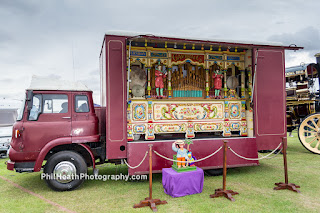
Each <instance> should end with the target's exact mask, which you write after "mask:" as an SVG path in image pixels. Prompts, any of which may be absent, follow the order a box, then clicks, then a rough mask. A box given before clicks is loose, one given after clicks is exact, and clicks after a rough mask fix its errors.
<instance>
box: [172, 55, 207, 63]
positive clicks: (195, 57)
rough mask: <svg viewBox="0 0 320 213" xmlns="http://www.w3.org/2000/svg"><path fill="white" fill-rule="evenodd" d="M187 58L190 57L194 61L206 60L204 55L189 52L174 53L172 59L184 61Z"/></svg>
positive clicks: (201, 61)
mask: <svg viewBox="0 0 320 213" xmlns="http://www.w3.org/2000/svg"><path fill="white" fill-rule="evenodd" d="M186 59H190V60H192V61H194V62H198V63H203V62H204V55H189V54H172V59H171V60H172V61H173V62H177V61H184V60H186Z"/></svg>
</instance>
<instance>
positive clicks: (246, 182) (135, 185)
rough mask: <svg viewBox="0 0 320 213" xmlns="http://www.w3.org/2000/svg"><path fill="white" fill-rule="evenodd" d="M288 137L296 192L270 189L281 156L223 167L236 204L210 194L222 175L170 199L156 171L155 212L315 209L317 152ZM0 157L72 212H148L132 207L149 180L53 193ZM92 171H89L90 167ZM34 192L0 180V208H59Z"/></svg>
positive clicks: (18, 177) (23, 180)
mask: <svg viewBox="0 0 320 213" xmlns="http://www.w3.org/2000/svg"><path fill="white" fill-rule="evenodd" d="M294 136H295V137H293V138H288V151H287V152H288V167H289V182H290V183H295V184H297V185H300V186H301V189H300V190H301V193H300V194H298V193H294V192H292V191H289V190H281V191H274V190H273V187H274V183H276V182H283V181H284V175H283V160H282V155H278V157H276V158H273V159H267V160H262V161H260V166H256V167H243V168H235V169H229V170H228V176H227V189H232V190H234V191H237V192H239V193H240V194H239V195H235V196H234V197H235V199H236V201H235V202H230V201H229V200H227V199H225V198H215V199H212V198H209V195H210V194H213V193H214V190H215V189H216V188H221V185H222V176H217V177H209V176H205V179H204V187H203V192H202V193H201V194H195V195H190V196H186V197H180V198H171V197H170V196H168V195H166V194H165V193H164V192H163V187H162V184H161V174H155V175H154V176H153V197H154V198H159V199H161V200H166V201H167V202H168V204H167V205H160V206H158V207H157V208H158V211H159V212H320V203H319V198H320V190H319V189H320V187H319V185H320V181H319V180H320V169H319V166H320V155H315V154H312V153H310V152H309V151H307V150H306V149H305V148H304V147H303V146H302V145H301V144H300V142H299V139H298V138H297V136H296V135H294ZM6 160H7V159H1V160H0V175H1V176H2V177H5V178H7V179H9V180H11V181H13V182H14V183H17V184H19V185H20V186H22V187H24V188H27V189H29V190H30V191H32V192H34V193H36V194H39V195H41V196H42V197H44V198H46V199H48V200H50V201H53V202H55V203H58V204H59V205H61V206H63V207H65V208H67V209H69V210H71V211H75V212H151V210H150V209H149V208H148V207H144V208H141V209H133V208H132V206H133V204H135V203H139V201H140V200H142V199H144V198H145V197H147V195H148V186H149V182H148V181H147V180H146V181H137V182H125V181H112V180H109V181H105V182H103V181H98V180H91V181H85V183H84V184H83V185H82V186H81V187H80V188H79V189H77V190H75V191H70V192H55V191H52V190H51V189H49V188H48V187H47V185H46V184H45V182H44V181H43V180H41V179H40V173H23V174H19V173H16V172H12V171H8V170H7V169H6V165H5V164H4V163H5V161H6ZM99 169H100V172H99V174H116V172H117V173H120V172H121V173H127V168H126V167H125V166H118V167H116V166H114V165H111V164H106V165H103V166H100V167H99ZM89 173H92V170H89ZM59 211H61V210H60V209H59V208H57V207H56V206H53V205H51V204H49V203H47V202H45V201H43V200H41V199H39V198H38V197H36V196H33V195H30V194H28V193H26V192H24V191H22V190H21V189H19V188H16V187H15V186H13V185H12V184H10V183H8V182H7V181H4V180H3V179H0V212H59Z"/></svg>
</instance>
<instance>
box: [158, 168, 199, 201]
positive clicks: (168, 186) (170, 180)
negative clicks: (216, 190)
mask: <svg viewBox="0 0 320 213" xmlns="http://www.w3.org/2000/svg"><path fill="white" fill-rule="evenodd" d="M203 179H204V174H203V170H202V169H200V168H198V167H197V170H194V171H190V172H180V173H179V172H176V171H174V170H173V169H172V168H164V169H162V185H163V188H164V192H165V193H166V194H167V195H170V196H171V197H182V196H186V195H192V194H197V193H201V192H202V188H203Z"/></svg>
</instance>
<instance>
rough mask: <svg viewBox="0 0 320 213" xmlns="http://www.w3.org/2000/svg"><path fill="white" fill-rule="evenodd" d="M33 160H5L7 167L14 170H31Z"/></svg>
mask: <svg viewBox="0 0 320 213" xmlns="http://www.w3.org/2000/svg"><path fill="white" fill-rule="evenodd" d="M34 164H35V161H31V162H13V161H11V160H8V161H7V169H8V170H11V171H13V170H14V169H15V170H16V172H20V173H21V172H33V171H34Z"/></svg>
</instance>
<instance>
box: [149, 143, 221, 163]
mask: <svg viewBox="0 0 320 213" xmlns="http://www.w3.org/2000/svg"><path fill="white" fill-rule="evenodd" d="M221 149H222V146H220V148H219V149H217V150H216V151H215V152H214V153H212V154H210V155H208V156H206V157H204V158H201V159H199V160H194V161H192V163H196V162H200V161H203V160H206V159H208V158H210V157H212V156H214V155H215V154H217V153H218V152H219V151H220V150H221ZM153 152H154V153H155V154H156V155H158V156H159V157H161V158H164V159H166V160H169V161H173V162H178V163H188V161H179V160H173V159H171V158H168V157H166V156H163V155H161V154H159V153H158V152H157V151H155V150H153Z"/></svg>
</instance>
